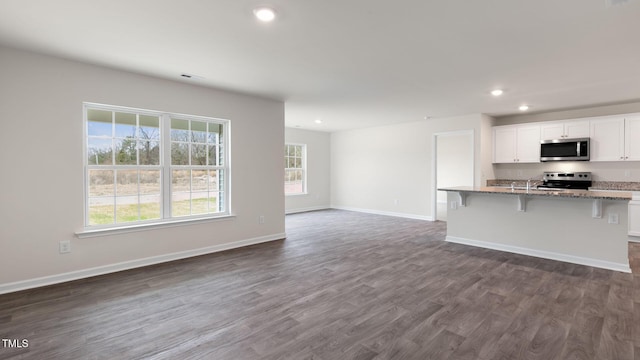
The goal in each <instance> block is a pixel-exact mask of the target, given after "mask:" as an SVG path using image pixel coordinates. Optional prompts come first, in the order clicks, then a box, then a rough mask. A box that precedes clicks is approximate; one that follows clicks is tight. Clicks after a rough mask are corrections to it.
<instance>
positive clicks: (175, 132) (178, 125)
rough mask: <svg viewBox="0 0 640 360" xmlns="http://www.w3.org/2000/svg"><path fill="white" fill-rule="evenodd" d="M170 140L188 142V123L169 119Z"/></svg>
mask: <svg viewBox="0 0 640 360" xmlns="http://www.w3.org/2000/svg"><path fill="white" fill-rule="evenodd" d="M171 140H173V141H189V121H187V120H179V119H171Z"/></svg>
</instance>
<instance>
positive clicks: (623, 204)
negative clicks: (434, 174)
mask: <svg viewBox="0 0 640 360" xmlns="http://www.w3.org/2000/svg"><path fill="white" fill-rule="evenodd" d="M447 198H448V204H449V207H448V214H447V240H448V241H452V242H462V243H468V244H472V245H475V246H483V247H489V248H494V249H501V250H505V251H511V252H517V253H523V254H527V255H532V256H539V257H548V258H552V259H556V260H563V261H568V262H574V263H579V264H584V265H591V266H597V267H602V268H608V269H613V270H619V271H627V272H628V271H630V270H629V258H628V236H627V226H628V225H627V221H628V219H627V217H628V207H627V205H628V201H622V200H602V218H593V217H592V209H593V207H592V205H593V200H592V199H580V198H555V197H552V196H526V197H525V201H526V204H525V210H526V211H524V212H522V211H518V210H517V208H518V196H516V195H500V194H483V193H471V192H467V193H466V206H457V208H456V209H452V208H451V202H456V203H458V204H459V200H460V197H459V195H458V193H457V192H452V191H449V192H448V195H447ZM609 214H618V224H609V223H608V220H609Z"/></svg>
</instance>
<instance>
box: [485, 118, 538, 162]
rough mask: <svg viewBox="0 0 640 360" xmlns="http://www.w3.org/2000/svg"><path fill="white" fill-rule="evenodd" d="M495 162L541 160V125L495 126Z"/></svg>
mask: <svg viewBox="0 0 640 360" xmlns="http://www.w3.org/2000/svg"><path fill="white" fill-rule="evenodd" d="M493 162H494V163H514V162H523V163H526V162H529V163H532V162H540V125H539V124H535V125H507V126H495V127H494V128H493Z"/></svg>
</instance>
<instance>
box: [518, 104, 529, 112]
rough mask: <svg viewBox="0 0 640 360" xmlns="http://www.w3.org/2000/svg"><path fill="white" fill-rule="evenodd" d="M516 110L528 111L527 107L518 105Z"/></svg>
mask: <svg viewBox="0 0 640 360" xmlns="http://www.w3.org/2000/svg"><path fill="white" fill-rule="evenodd" d="M518 109H520V111H527V110H529V105H520V107H519V108H518Z"/></svg>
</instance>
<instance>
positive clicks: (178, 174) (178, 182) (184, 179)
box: [171, 170, 191, 192]
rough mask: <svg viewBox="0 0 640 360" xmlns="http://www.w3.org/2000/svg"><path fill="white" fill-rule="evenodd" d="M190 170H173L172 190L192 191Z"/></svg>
mask: <svg viewBox="0 0 640 360" xmlns="http://www.w3.org/2000/svg"><path fill="white" fill-rule="evenodd" d="M189 173H190V171H189V170H173V171H172V172H171V192H180V191H191V183H190V177H189Z"/></svg>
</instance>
